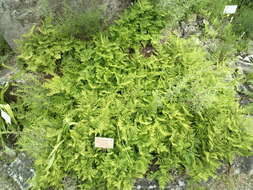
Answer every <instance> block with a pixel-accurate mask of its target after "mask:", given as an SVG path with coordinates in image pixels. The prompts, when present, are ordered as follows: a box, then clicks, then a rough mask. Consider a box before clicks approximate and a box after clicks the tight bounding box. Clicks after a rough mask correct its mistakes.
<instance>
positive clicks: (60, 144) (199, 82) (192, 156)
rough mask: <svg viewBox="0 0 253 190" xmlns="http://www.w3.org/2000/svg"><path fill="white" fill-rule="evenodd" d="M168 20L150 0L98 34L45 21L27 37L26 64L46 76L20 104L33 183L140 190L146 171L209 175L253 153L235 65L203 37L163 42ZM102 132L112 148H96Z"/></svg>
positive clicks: (166, 175)
mask: <svg viewBox="0 0 253 190" xmlns="http://www.w3.org/2000/svg"><path fill="white" fill-rule="evenodd" d="M167 18H168V17H167V15H166V14H164V12H160V11H159V9H158V8H157V7H156V6H154V4H152V2H151V1H149V0H142V1H138V2H137V3H136V4H135V5H134V6H133V7H132V9H131V10H129V11H128V12H126V13H124V14H123V16H122V18H121V19H120V20H118V21H117V22H116V23H115V24H114V25H112V26H111V27H110V28H109V29H108V31H107V32H105V33H100V34H97V35H95V36H94V38H93V40H91V41H86V42H80V41H78V40H77V39H74V38H71V37H62V35H60V34H59V31H57V30H56V29H55V28H54V27H53V26H44V27H43V28H42V29H38V32H36V31H35V30H34V31H33V32H31V33H30V35H29V38H28V39H27V40H26V41H24V42H23V43H22V46H21V55H20V57H19V58H20V60H21V61H23V63H24V68H23V70H24V72H27V73H31V71H32V73H35V74H37V75H38V76H36V77H33V78H32V79H31V80H29V83H28V85H25V84H24V85H23V86H22V87H21V88H20V89H19V92H18V94H17V95H18V96H19V97H21V98H19V100H18V104H17V105H16V107H15V109H16V110H17V117H18V120H19V122H20V123H22V124H23V128H24V130H23V134H24V135H22V137H21V138H20V140H19V144H20V146H21V147H22V149H23V150H25V151H27V152H28V153H29V154H30V155H31V156H32V157H33V158H34V160H35V169H36V176H34V178H33V180H32V182H31V183H32V186H33V188H34V189H36V190H46V189H49V188H51V189H58V190H61V189H64V185H63V181H64V179H65V178H66V177H67V178H75V179H77V188H79V189H82V190H85V189H99V190H100V189H101V190H103V189H110V190H114V189H115V190H121V189H124V190H127V189H132V184H133V183H134V180H135V179H136V178H140V177H144V176H145V177H147V178H152V179H155V180H157V181H159V184H160V186H161V187H164V186H165V184H166V183H167V182H168V180H169V179H172V178H173V176H172V175H171V172H172V171H174V170H178V171H180V172H181V173H182V174H185V175H187V176H189V177H190V178H191V180H193V181H200V180H205V179H208V177H210V176H212V175H214V174H215V171H216V169H217V168H218V167H219V166H220V165H221V161H223V160H225V161H227V162H232V160H233V158H234V157H235V156H236V155H247V154H249V152H250V150H251V146H252V134H251V132H249V130H248V127H249V126H248V123H247V122H246V118H245V116H244V113H245V111H244V110H243V109H242V108H240V106H239V104H238V100H237V99H235V97H236V96H235V95H236V92H235V91H234V88H235V87H236V86H237V81H236V79H231V80H229V81H228V80H227V78H228V77H229V76H231V75H232V73H233V71H232V70H231V69H229V68H228V67H227V65H226V62H225V60H224V59H222V60H220V61H216V62H214V61H213V60H209V59H208V58H207V57H208V55H207V53H206V52H205V51H204V50H203V49H202V48H201V47H199V45H198V44H196V43H195V41H196V40H195V39H180V38H177V37H175V36H173V35H172V34H171V35H170V36H169V40H168V41H166V42H164V43H163V44H161V43H160V40H161V38H162V37H161V36H160V34H161V30H162V29H163V28H164V27H165V23H166V19H167ZM147 47H148V48H149V49H148V50H149V51H150V52H149V54H148V55H147V54H145V51H146V50H147ZM48 75H50V77H48ZM95 137H109V138H113V139H114V141H115V146H114V148H113V149H100V148H95V147H94V138H95ZM242 142H243V143H242ZM152 166H156V167H152ZM152 168H157V169H152Z"/></svg>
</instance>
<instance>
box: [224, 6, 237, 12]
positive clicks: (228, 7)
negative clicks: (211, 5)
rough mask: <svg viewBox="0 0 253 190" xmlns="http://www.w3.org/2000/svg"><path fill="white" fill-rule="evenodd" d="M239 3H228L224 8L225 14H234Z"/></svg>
mask: <svg viewBox="0 0 253 190" xmlns="http://www.w3.org/2000/svg"><path fill="white" fill-rule="evenodd" d="M236 9H237V5H227V6H225V9H224V12H223V13H224V14H234V13H235V12H236Z"/></svg>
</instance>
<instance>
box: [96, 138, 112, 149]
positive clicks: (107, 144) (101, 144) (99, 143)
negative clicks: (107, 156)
mask: <svg viewBox="0 0 253 190" xmlns="http://www.w3.org/2000/svg"><path fill="white" fill-rule="evenodd" d="M113 145H114V139H112V138H104V137H95V147H96V148H113Z"/></svg>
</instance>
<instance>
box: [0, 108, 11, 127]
mask: <svg viewBox="0 0 253 190" xmlns="http://www.w3.org/2000/svg"><path fill="white" fill-rule="evenodd" d="M1 117H2V118H3V119H4V120H5V122H6V123H7V124H11V117H10V116H9V115H8V113H6V112H5V111H3V110H1Z"/></svg>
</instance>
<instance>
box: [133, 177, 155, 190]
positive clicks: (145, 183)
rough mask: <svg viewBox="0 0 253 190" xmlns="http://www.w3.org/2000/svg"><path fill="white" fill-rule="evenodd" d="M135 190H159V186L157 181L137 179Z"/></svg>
mask: <svg viewBox="0 0 253 190" xmlns="http://www.w3.org/2000/svg"><path fill="white" fill-rule="evenodd" d="M133 189H134V190H144V189H145V190H151V189H152V190H159V185H158V183H157V182H156V181H149V180H147V179H145V178H142V179H141V178H140V179H137V180H136V182H135V184H134V188H133Z"/></svg>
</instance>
